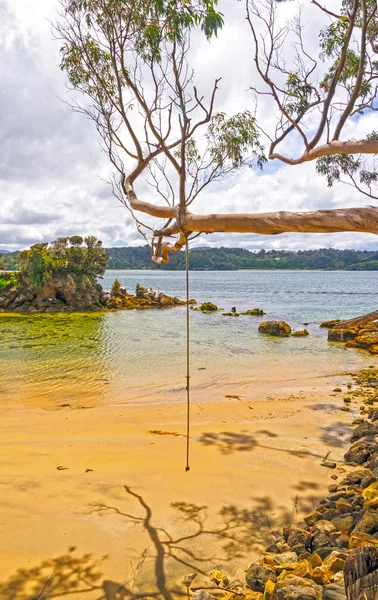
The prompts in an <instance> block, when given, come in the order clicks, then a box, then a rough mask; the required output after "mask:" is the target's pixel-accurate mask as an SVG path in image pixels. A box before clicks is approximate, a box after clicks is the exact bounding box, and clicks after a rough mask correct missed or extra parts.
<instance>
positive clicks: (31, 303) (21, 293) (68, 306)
mask: <svg viewBox="0 0 378 600" xmlns="http://www.w3.org/2000/svg"><path fill="white" fill-rule="evenodd" d="M105 304H106V294H105V293H104V291H103V289H102V287H101V285H99V284H92V282H91V281H90V280H89V278H87V277H85V276H83V277H82V279H81V281H80V282H78V281H76V280H75V279H74V278H73V277H71V276H70V275H65V276H61V277H55V278H54V279H51V280H49V281H48V282H47V283H45V284H44V285H43V286H42V288H41V289H40V290H39V291H35V290H34V289H33V287H32V286H31V285H30V284H29V282H28V281H27V280H25V279H23V278H22V277H20V278H19V280H18V282H17V287H11V288H9V289H7V290H5V291H3V292H2V293H1V295H0V312H1V311H3V312H4V311H5V312H21V313H22V312H24V313H35V312H72V311H91V310H101V309H103V308H104V306H105Z"/></svg>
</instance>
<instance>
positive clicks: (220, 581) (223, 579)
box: [209, 569, 230, 587]
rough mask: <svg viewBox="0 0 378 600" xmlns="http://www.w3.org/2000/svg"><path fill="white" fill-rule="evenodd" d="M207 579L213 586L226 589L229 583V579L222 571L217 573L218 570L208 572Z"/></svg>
mask: <svg viewBox="0 0 378 600" xmlns="http://www.w3.org/2000/svg"><path fill="white" fill-rule="evenodd" d="M209 579H210V580H211V581H213V582H214V583H215V585H220V586H221V587H227V586H228V584H229V582H230V579H229V577H228V576H227V575H226V574H225V573H223V571H219V570H218V569H213V571H210V573H209Z"/></svg>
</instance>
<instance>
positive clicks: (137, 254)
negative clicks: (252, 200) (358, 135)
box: [0, 245, 378, 286]
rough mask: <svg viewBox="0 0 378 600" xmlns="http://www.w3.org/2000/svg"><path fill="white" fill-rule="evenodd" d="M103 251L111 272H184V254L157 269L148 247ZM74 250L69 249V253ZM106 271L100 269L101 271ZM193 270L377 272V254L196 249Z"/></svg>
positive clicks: (13, 263) (8, 262) (10, 258)
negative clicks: (123, 270) (121, 270)
mask: <svg viewBox="0 0 378 600" xmlns="http://www.w3.org/2000/svg"><path fill="white" fill-rule="evenodd" d="M37 246H38V245H37ZM33 248H35V246H33ZM100 249H101V252H102V253H104V252H105V251H106V252H107V255H108V265H107V268H109V269H156V268H158V269H164V270H171V271H181V270H184V269H185V255H184V253H183V252H178V253H176V254H174V255H172V257H171V259H170V262H169V263H168V264H165V265H158V266H157V265H156V264H154V263H153V262H152V261H151V249H150V248H149V247H148V246H138V247H136V248H131V247H128V248H107V249H102V248H100ZM71 250H72V249H70V248H68V251H69V253H70V252H71ZM81 250H84V248H81ZM18 254H19V252H13V253H12V254H5V255H1V260H2V262H3V263H4V265H5V267H6V269H7V270H8V271H11V270H14V269H17V256H18ZM102 261H103V259H101V265H103V262H102ZM76 266H79V265H76ZM103 268H104V267H103V266H101V269H103ZM190 268H191V270H196V271H234V270H236V269H268V270H270V269H274V270H280V269H306V270H307V269H309V270H310V269H325V270H350V271H377V270H378V251H368V250H334V249H332V248H322V249H320V250H298V251H297V252H294V251H291V250H260V251H259V252H250V251H249V250H245V249H244V248H193V249H192V250H190ZM79 272H80V269H79ZM102 273H103V270H102ZM2 276H3V274H2V275H0V277H2ZM0 286H1V283H0Z"/></svg>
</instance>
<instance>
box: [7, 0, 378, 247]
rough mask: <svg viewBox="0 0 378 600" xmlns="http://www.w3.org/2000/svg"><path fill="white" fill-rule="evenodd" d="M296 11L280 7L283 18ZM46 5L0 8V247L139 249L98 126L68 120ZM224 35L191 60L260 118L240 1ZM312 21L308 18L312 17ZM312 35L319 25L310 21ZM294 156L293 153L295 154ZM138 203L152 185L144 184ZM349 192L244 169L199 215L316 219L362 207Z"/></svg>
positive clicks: (209, 196) (226, 104) (343, 242)
mask: <svg viewBox="0 0 378 600" xmlns="http://www.w3.org/2000/svg"><path fill="white" fill-rule="evenodd" d="M294 4H295V3H285V5H284V6H283V5H282V6H281V7H280V10H281V12H282V13H284V16H285V17H286V16H289V15H288V11H293V10H294ZM55 10H56V4H54V3H52V2H51V1H50V0H34V1H33V2H30V0H12V1H10V0H0V34H1V35H0V51H1V56H2V61H1V64H0V81H1V88H0V148H1V153H0V184H1V185H0V247H5V248H8V249H16V248H22V247H27V246H29V245H30V244H32V243H35V242H39V241H47V240H51V239H54V238H55V237H57V236H59V235H72V234H75V233H80V234H83V235H87V234H94V235H97V236H98V237H99V238H100V239H102V240H103V242H104V244H105V245H107V246H110V245H112V246H113V245H120V244H122V245H125V244H128V245H135V244H139V243H140V244H143V243H144V240H143V239H142V238H141V237H140V236H139V234H138V233H137V232H136V229H135V227H134V223H133V221H132V220H131V218H130V216H129V214H128V212H127V211H126V210H125V209H124V208H123V207H122V206H121V205H120V204H119V203H117V201H116V199H115V198H114V197H113V196H112V194H111V190H110V187H108V186H107V185H106V184H104V183H103V178H105V177H106V176H107V175H108V172H109V165H108V162H107V160H106V157H105V155H104V154H103V153H102V152H101V150H100V147H99V139H98V137H97V134H96V131H95V128H94V126H93V124H92V123H91V122H90V121H88V120H87V119H85V117H84V116H82V115H78V114H73V113H71V112H70V111H69V110H68V108H67V106H66V105H65V104H64V103H63V102H62V101H61V100H60V98H66V97H67V96H66V94H67V92H66V89H65V87H64V75H63V74H62V73H61V72H60V70H59V67H58V64H59V42H58V41H56V40H54V39H53V36H52V33H51V26H50V23H49V20H51V19H54V15H55ZM221 10H223V12H225V13H226V17H227V18H226V23H227V25H226V27H225V29H224V31H222V32H221V33H220V35H219V38H218V40H217V41H216V42H215V43H214V44H209V43H208V42H206V41H204V40H203V37H202V36H196V37H195V38H194V44H193V46H192V50H191V53H192V58H193V62H194V66H195V68H196V72H197V74H198V76H197V78H196V79H197V84H198V88H199V89H200V90H203V93H205V94H208V93H209V91H210V89H211V85H212V83H213V80H214V78H215V77H216V76H222V78H223V79H222V82H221V85H220V90H219V97H218V106H217V109H218V110H225V111H229V112H234V113H235V112H237V111H239V110H242V109H244V108H250V109H253V104H252V96H251V93H250V91H248V90H249V87H250V86H251V84H252V83H253V80H254V73H255V71H254V65H253V48H252V42H251V36H250V33H249V31H248V27H247V23H246V21H245V19H244V8H243V3H242V2H232V3H230V2H229V0H224V2H223V3H222V5H221ZM309 14H310V13H309ZM305 17H306V19H307V23H308V27H315V26H317V25H318V24H319V22H318V21H317V22H316V23H314V22H313V21H311V20H310V18H309V17H308V16H307V15H305ZM259 115H260V117H261V118H262V119H264V123H265V124H266V125H267V126H268V127H269V126H270V125H271V124H272V123H273V121H274V111H273V110H272V105H271V104H270V103H269V102H265V101H263V102H262V104H261V107H260V111H259ZM376 121H377V115H375V114H374V115H372V116H369V117H364V118H363V119H359V120H357V119H356V121H355V122H353V123H350V124H348V129H347V132H348V135H350V136H357V135H358V136H360V135H365V134H366V133H367V132H369V131H371V130H372V129H377V128H378V127H377V122H376ZM292 149H294V150H296V149H297V148H296V146H292ZM137 188H138V191H139V193H140V194H141V196H142V197H143V198H146V197H147V196H148V194H149V193H150V188H148V186H147V185H146V184H145V183H144V182H143V181H141V182H138V184H137ZM366 200H367V199H365V198H363V197H361V195H359V194H358V193H357V192H356V191H355V190H354V189H352V188H348V187H346V186H338V187H335V188H332V189H328V188H327V187H326V183H325V181H324V180H323V179H320V178H319V177H318V176H317V175H316V173H315V169H314V165H311V164H306V165H302V166H301V167H295V168H293V167H288V166H286V165H282V164H280V163H277V164H272V165H269V166H268V168H267V169H266V171H265V172H264V173H262V174H257V173H256V172H255V171H254V170H251V169H247V168H246V169H243V170H242V171H241V172H240V174H239V175H238V176H237V177H235V178H231V179H228V180H225V181H223V182H219V183H216V184H214V186H213V188H212V189H211V190H209V191H207V192H206V193H205V194H204V195H203V201H202V203H199V202H198V203H197V205H195V206H194V207H193V210H196V211H198V212H202V213H204V212H210V211H217V212H265V211H271V210H272V211H276V210H312V209H317V208H327V207H329V208H331V207H332V208H334V207H342V206H354V205H356V206H360V205H365V204H366V203H367V201H366ZM196 243H197V245H209V244H210V245H213V246H217V245H221V244H222V245H226V246H239V247H248V248H261V247H265V248H307V247H308V248H314V247H324V246H333V247H338V248H342V247H349V248H351V247H355V248H363V247H366V248H368V247H369V248H370V247H371V248H373V247H375V248H376V247H378V245H377V242H376V236H370V235H364V234H354V235H351V234H337V235H336V234H332V235H306V236H305V235H299V234H285V235H281V236H273V237H269V236H254V235H230V234H227V235H226V234H217V235H213V236H201V237H200V238H199V239H198V240H197V242H196Z"/></svg>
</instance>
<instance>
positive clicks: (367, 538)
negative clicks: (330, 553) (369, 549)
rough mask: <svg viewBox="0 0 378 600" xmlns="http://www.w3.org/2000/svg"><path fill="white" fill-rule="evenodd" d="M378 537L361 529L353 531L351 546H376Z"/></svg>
mask: <svg viewBox="0 0 378 600" xmlns="http://www.w3.org/2000/svg"><path fill="white" fill-rule="evenodd" d="M377 544H378V539H377V538H376V537H374V536H372V535H369V534H368V533H362V532H361V531H353V532H352V533H351V534H350V537H349V548H350V549H352V550H353V549H355V548H362V546H373V548H376V546H377Z"/></svg>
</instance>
